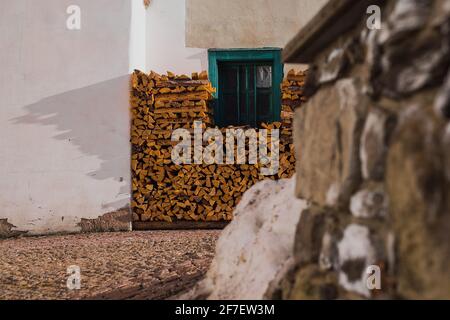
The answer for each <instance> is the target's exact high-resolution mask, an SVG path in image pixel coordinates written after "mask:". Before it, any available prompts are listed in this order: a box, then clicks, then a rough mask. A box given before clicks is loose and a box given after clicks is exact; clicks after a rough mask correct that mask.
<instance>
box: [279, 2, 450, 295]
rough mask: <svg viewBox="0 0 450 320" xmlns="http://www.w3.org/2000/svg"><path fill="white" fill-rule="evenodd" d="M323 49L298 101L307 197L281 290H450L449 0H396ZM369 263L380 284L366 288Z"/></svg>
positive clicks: (301, 191) (302, 193)
mask: <svg viewBox="0 0 450 320" xmlns="http://www.w3.org/2000/svg"><path fill="white" fill-rule="evenodd" d="M365 19H366V17H362V18H361V22H360V24H359V25H358V27H357V28H353V29H352V31H349V32H346V33H344V34H342V36H341V37H339V38H337V39H335V40H333V42H332V43H329V44H328V46H327V47H326V48H325V49H324V50H322V51H321V52H318V54H317V55H316V57H315V58H314V61H313V63H312V65H311V68H310V71H311V72H310V73H309V76H308V79H307V83H306V88H305V89H306V91H307V93H308V95H309V101H308V103H306V104H304V105H302V107H300V108H298V109H297V110H296V112H295V119H294V139H295V150H296V153H297V154H296V158H297V168H296V171H297V186H296V194H297V197H299V198H303V199H306V200H309V201H310V203H311V206H310V207H309V208H308V209H306V210H305V211H303V213H302V217H301V220H300V222H299V225H298V226H297V236H296V243H295V249H294V254H295V259H296V267H295V269H294V270H292V271H291V272H290V273H289V274H288V275H287V276H286V278H285V280H284V284H283V285H282V289H281V291H280V292H279V294H280V295H281V297H283V298H286V299H323V298H330V299H333V298H358V297H361V298H406V299H416V298H425V299H428V298H447V299H448V298H450V267H449V266H450V122H449V119H450V69H449V66H450V53H449V48H450V34H449V33H450V2H449V1H438V0H436V1H431V0H429V1H428V0H391V1H386V2H385V5H384V6H383V7H382V28H381V29H380V30H369V29H368V28H367V27H366V20H365ZM371 265H376V266H378V267H379V268H380V271H381V289H379V290H377V289H376V290H369V288H368V286H367V280H369V282H370V283H372V284H376V283H375V282H372V280H373V278H372V277H370V275H371V274H373V271H371V270H370V269H368V267H370V266H371Z"/></svg>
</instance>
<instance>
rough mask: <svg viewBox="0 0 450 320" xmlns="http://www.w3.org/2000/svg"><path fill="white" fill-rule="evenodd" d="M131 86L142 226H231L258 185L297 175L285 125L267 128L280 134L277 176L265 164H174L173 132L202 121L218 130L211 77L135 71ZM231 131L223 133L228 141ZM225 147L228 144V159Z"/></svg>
mask: <svg viewBox="0 0 450 320" xmlns="http://www.w3.org/2000/svg"><path fill="white" fill-rule="evenodd" d="M131 82H132V83H131V98H130V103H131V112H132V125H131V144H132V158H131V169H132V209H133V212H134V213H135V214H137V216H138V217H139V220H140V221H167V222H173V221H176V220H188V221H228V220H231V219H232V213H233V210H234V208H235V207H236V205H237V203H238V202H239V201H240V199H241V197H242V195H243V193H244V192H245V191H246V190H248V189H249V188H250V187H251V186H252V185H254V184H255V183H256V182H258V181H260V180H262V179H266V178H269V179H279V178H288V177H290V176H292V175H293V173H294V169H295V158H294V152H293V144H292V132H291V126H290V125H289V126H285V124H283V123H281V122H275V123H271V124H263V125H262V127H263V128H265V129H269V130H270V129H280V158H279V159H280V160H279V161H280V162H279V164H280V165H279V170H278V173H277V174H276V175H273V176H263V175H262V174H261V171H260V165H259V164H256V165H255V164H220V165H218V164H211V165H207V164H194V163H192V164H181V165H177V164H174V163H173V161H172V158H171V154H172V149H173V147H174V145H176V144H177V143H178V142H174V141H171V136H172V132H173V130H175V129H178V128H183V129H188V130H189V131H191V132H192V131H193V130H192V129H193V123H194V121H196V120H198V121H201V122H202V125H203V129H206V128H213V127H214V120H213V114H212V110H211V108H210V103H209V102H210V101H211V100H212V97H213V96H212V94H213V93H214V91H215V89H214V88H213V87H212V86H211V83H210V82H209V81H208V76H207V74H206V72H202V73H200V74H197V73H193V74H192V75H191V77H188V76H186V75H181V76H176V75H174V74H172V73H170V72H168V73H167V75H158V74H156V73H155V72H151V73H150V74H145V73H143V72H140V71H135V72H134V73H133V74H132V77H131ZM226 129H227V128H221V129H220V130H221V132H223V136H224V137H225V130H226ZM270 139H271V138H270V136H269V137H268V141H267V145H268V147H269V149H270ZM203 143H204V144H205V145H207V143H206V142H203ZM225 148H226V145H225V141H224V154H225ZM235 148H236V146H235ZM191 151H192V153H194V148H192V150H191ZM269 153H270V151H269ZM246 154H247V155H248V146H247V150H246ZM247 163H248V162H247Z"/></svg>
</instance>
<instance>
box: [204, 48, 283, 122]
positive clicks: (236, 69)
mask: <svg viewBox="0 0 450 320" xmlns="http://www.w3.org/2000/svg"><path fill="white" fill-rule="evenodd" d="M280 55H281V51H280V49H273V48H270V49H255V50H249V49H231V50H218V49H211V50H209V76H210V80H211V82H212V84H213V86H214V87H216V88H217V92H216V96H215V98H216V99H215V104H214V118H215V123H216V124H217V125H218V126H222V127H224V126H228V125H236V126H238V125H250V126H252V127H259V126H260V124H261V123H262V122H266V123H267V122H273V121H279V118H280V83H281V81H282V79H283V65H282V64H281V57H280Z"/></svg>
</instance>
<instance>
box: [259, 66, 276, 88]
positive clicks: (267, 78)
mask: <svg viewBox="0 0 450 320" xmlns="http://www.w3.org/2000/svg"><path fill="white" fill-rule="evenodd" d="M256 87H257V88H271V87H272V67H271V66H258V67H256Z"/></svg>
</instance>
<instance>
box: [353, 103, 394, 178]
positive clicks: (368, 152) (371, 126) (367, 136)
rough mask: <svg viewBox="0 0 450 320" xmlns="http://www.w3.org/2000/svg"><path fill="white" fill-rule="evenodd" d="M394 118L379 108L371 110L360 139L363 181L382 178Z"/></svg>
mask: <svg viewBox="0 0 450 320" xmlns="http://www.w3.org/2000/svg"><path fill="white" fill-rule="evenodd" d="M395 122H396V120H395V116H394V115H393V114H390V113H389V112H388V111H386V110H383V109H381V108H372V110H371V111H370V112H369V114H368V116H367V120H366V123H365V125H364V131H363V134H362V137H361V149H360V157H361V165H362V168H361V169H362V174H363V177H364V179H372V180H377V181H381V180H382V179H383V178H384V169H385V162H386V154H387V150H388V143H389V137H390V134H391V132H392V130H393V129H394V127H395Z"/></svg>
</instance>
